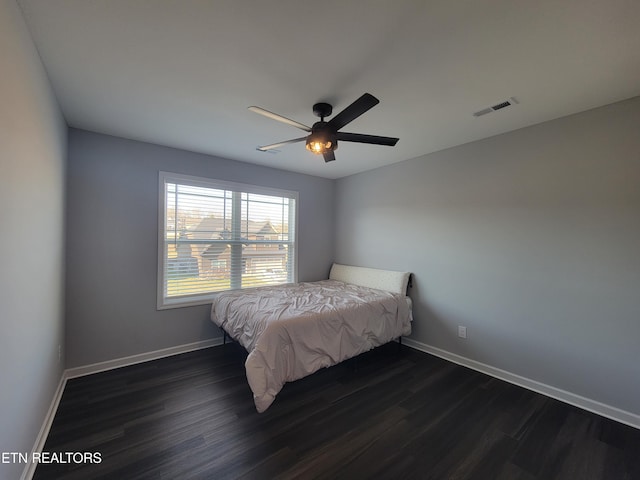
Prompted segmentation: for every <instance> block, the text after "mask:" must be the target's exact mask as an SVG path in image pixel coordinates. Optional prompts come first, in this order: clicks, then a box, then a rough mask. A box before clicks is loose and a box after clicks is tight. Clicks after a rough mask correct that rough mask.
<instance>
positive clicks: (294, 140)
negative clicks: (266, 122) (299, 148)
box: [256, 137, 307, 152]
mask: <svg viewBox="0 0 640 480" xmlns="http://www.w3.org/2000/svg"><path fill="white" fill-rule="evenodd" d="M306 139H307V137H300V138H294V139H293V140H285V141H284V142H278V143H272V144H271V145H265V146H263V147H257V148H256V150H260V151H261V152H266V151H267V150H273V149H274V148H278V147H282V146H284V145H289V144H290V143H297V142H302V141H303V140H306Z"/></svg>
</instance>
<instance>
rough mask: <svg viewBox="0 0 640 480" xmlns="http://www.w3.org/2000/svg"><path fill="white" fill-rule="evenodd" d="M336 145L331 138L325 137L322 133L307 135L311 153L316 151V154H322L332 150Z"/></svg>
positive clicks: (308, 148) (308, 147)
mask: <svg viewBox="0 0 640 480" xmlns="http://www.w3.org/2000/svg"><path fill="white" fill-rule="evenodd" d="M334 148H335V147H334V145H333V142H332V141H331V139H325V138H323V137H322V136H320V135H315V136H314V135H313V134H311V135H309V137H307V150H309V151H310V152H311V153H315V154H316V155H322V154H324V153H327V152H330V151H331V150H333V149H334Z"/></svg>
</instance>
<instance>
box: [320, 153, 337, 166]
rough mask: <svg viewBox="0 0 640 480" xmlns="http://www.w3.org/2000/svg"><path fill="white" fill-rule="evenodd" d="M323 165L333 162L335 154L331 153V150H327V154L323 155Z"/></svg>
mask: <svg viewBox="0 0 640 480" xmlns="http://www.w3.org/2000/svg"><path fill="white" fill-rule="evenodd" d="M322 156H323V157H324V161H325V163H327V162H333V161H334V160H335V159H336V154H335V153H333V150H329V151H328V152H327V153H323V154H322Z"/></svg>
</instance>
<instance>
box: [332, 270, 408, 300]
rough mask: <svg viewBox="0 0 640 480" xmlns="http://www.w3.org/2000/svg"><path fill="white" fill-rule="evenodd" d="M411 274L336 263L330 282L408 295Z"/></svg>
mask: <svg viewBox="0 0 640 480" xmlns="http://www.w3.org/2000/svg"><path fill="white" fill-rule="evenodd" d="M410 277H411V273H409V272H394V271H391V270H378V269H377V268H365V267H353V266H350V265H340V264H338V263H334V264H333V266H332V267H331V272H330V273H329V279H330V280H338V281H341V282H345V283H353V284H355V285H360V286H362V287H369V288H377V289H379V290H386V291H388V292H393V293H401V294H403V295H406V294H407V285H408V284H409V278H410Z"/></svg>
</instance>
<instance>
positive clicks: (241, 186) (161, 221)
mask: <svg viewBox="0 0 640 480" xmlns="http://www.w3.org/2000/svg"><path fill="white" fill-rule="evenodd" d="M158 177H159V181H158V277H157V285H158V286H157V309H158V310H165V309H169V308H180V307H188V306H194V305H205V304H207V303H211V299H212V297H213V296H214V295H215V293H216V292H214V291H211V292H207V293H199V294H191V295H181V296H179V297H172V298H167V297H166V295H165V285H166V278H165V272H166V271H167V270H166V263H165V260H166V258H167V251H166V249H167V245H168V242H167V241H166V231H165V227H166V224H167V211H166V208H165V206H166V193H167V189H166V184H167V183H178V184H181V185H190V186H194V187H203V188H213V189H220V190H231V191H235V192H242V193H250V194H251V193H252V194H257V195H270V196H277V197H285V198H290V199H293V201H294V206H295V208H294V212H293V215H294V225H293V241H292V244H290V247H291V246H292V247H293V272H292V273H293V279H292V281H293V282H297V281H298V205H299V204H298V192H295V191H292V190H283V189H278V188H270V187H263V186H259V185H250V184H245V183H237V182H228V181H224V180H215V179H210V178H205V177H195V176H191V175H182V174H178V173H171V172H163V171H161V172H159V176H158ZM289 242H291V239H290V240H289Z"/></svg>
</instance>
